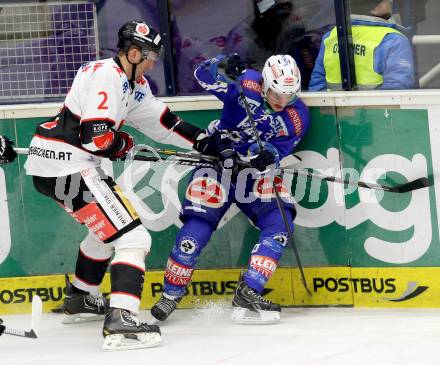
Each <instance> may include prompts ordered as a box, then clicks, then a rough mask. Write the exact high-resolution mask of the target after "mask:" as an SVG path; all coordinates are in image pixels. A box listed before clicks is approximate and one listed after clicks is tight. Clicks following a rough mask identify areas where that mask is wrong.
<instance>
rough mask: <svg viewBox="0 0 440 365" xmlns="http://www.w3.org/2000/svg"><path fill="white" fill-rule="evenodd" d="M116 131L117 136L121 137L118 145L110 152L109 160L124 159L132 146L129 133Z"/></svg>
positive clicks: (132, 140)
mask: <svg viewBox="0 0 440 365" xmlns="http://www.w3.org/2000/svg"><path fill="white" fill-rule="evenodd" d="M117 133H118V135H119V137H120V138H121V142H120V146H119V148H118V149H117V150H116V151H114V152H113V153H112V154H111V156H110V160H112V161H117V160H119V161H124V160H125V159H126V158H127V155H128V153H129V152H130V151H131V149H132V148H133V147H134V139H133V137H132V136H131V135H130V134H128V133H126V132H117Z"/></svg>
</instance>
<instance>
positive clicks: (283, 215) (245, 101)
mask: <svg viewBox="0 0 440 365" xmlns="http://www.w3.org/2000/svg"><path fill="white" fill-rule="evenodd" d="M226 77H227V76H226ZM233 81H234V83H235V85H236V86H237V89H238V92H239V94H240V99H241V101H242V102H243V105H244V108H245V110H246V114H247V116H248V118H249V121H250V123H251V127H252V131H253V133H254V136H255V140H256V141H257V143H258V147H259V149H260V152H261V151H263V149H264V147H263V143H262V142H261V139H260V135H259V134H258V130H257V126H256V124H255V120H254V117H253V116H252V113H251V110H250V108H249V104H248V102H247V100H246V97H245V95H244V92H243V88H242V87H241V84H240V81H239V80H233ZM272 189H273V191H274V193H275V199H276V201H277V205H278V209H279V211H280V214H281V218H282V219H283V223H284V226H285V227H286V230H287V233H288V236H289V241H290V244H291V246H292V249H293V252H294V254H295V257H296V262H297V263H298V269H299V271H300V273H301V282H302V284H303V286H304V288H305V289H306V292H307V294H308V295H309V296H311V295H312V293H311V291H310V289H309V287H308V286H307V281H306V276H305V274H304V270H303V267H302V264H301V259H300V257H299V252H298V249H297V247H296V244H295V242H294V241H293V233H292V230H291V228H290V225H289V222H288V221H287V216H286V212H285V211H284V208H283V204H282V200H281V197H280V194H279V193H278V189H277V186H276V183H275V179H272Z"/></svg>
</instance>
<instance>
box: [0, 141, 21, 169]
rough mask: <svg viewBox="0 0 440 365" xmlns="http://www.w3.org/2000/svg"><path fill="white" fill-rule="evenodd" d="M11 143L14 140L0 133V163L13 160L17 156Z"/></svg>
mask: <svg viewBox="0 0 440 365" xmlns="http://www.w3.org/2000/svg"><path fill="white" fill-rule="evenodd" d="M13 145H14V142H12V141H11V140H10V139H9V138H8V137H6V136H1V135H0V165H3V164H5V163H9V162H13V161H14V160H15V158H16V157H17V153H16V152H15V151H14V148H13V147H12V146H13Z"/></svg>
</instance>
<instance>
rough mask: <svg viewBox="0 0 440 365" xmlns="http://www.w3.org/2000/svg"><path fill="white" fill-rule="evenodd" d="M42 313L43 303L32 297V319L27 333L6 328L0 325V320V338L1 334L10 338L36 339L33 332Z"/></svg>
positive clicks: (36, 296) (0, 323) (39, 299)
mask: <svg viewBox="0 0 440 365" xmlns="http://www.w3.org/2000/svg"><path fill="white" fill-rule="evenodd" d="M42 313H43V303H42V301H41V298H40V297H39V296H38V295H34V296H33V298H32V319H31V329H30V330H29V331H25V330H22V329H17V328H10V327H6V326H5V325H3V324H2V322H3V321H2V320H1V319H0V336H1V335H2V333H5V334H7V335H12V336H19V337H26V338H37V337H38V336H37V333H36V332H35V330H36V329H37V327H38V324H39V323H40V319H41V314H42Z"/></svg>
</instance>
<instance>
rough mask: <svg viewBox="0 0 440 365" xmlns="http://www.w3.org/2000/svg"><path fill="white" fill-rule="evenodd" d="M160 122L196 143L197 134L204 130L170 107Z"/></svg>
mask: <svg viewBox="0 0 440 365" xmlns="http://www.w3.org/2000/svg"><path fill="white" fill-rule="evenodd" d="M160 124H162V125H163V126H164V127H165V128H166V129H169V130H170V131H172V132H174V133H177V134H178V135H179V136H181V137H182V138H185V139H186V140H188V141H190V142H191V143H194V142H195V140H196V138H197V136H198V135H199V134H200V133H201V132H202V130H201V129H200V128H198V127H196V126H194V125H192V124H189V123H187V122H185V121H184V120H183V119H181V118H180V117H179V116H177V115H176V114H174V113H172V112H171V111H170V110H169V109H168V108H167V109H166V111H165V113H163V114H162V117H161V118H160Z"/></svg>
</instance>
